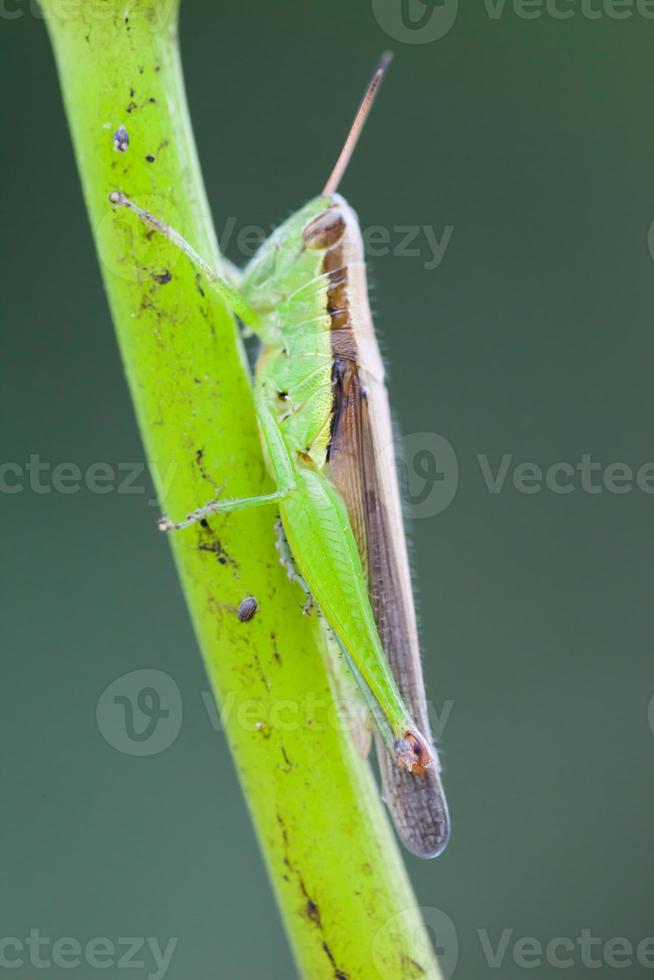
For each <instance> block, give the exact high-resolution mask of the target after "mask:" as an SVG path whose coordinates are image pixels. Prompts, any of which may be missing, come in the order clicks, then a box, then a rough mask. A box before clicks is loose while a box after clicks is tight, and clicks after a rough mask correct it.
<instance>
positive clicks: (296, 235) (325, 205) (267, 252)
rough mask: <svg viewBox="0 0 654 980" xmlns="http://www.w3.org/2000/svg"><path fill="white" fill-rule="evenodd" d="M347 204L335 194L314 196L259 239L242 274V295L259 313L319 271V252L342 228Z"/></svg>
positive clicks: (334, 240) (314, 279)
mask: <svg viewBox="0 0 654 980" xmlns="http://www.w3.org/2000/svg"><path fill="white" fill-rule="evenodd" d="M348 211H349V208H348V205H347V204H346V203H345V201H344V200H343V198H342V197H341V196H340V195H339V194H330V195H320V196H319V197H314V198H313V199H312V200H311V201H309V203H308V204H305V206H304V207H303V208H300V210H299V211H296V212H295V214H292V215H291V216H290V218H287V219H286V221H285V222H284V223H283V224H281V225H280V226H279V227H278V228H277V229H276V230H275V231H274V232H273V234H272V235H271V236H270V238H268V239H267V241H265V242H264V243H263V245H262V246H261V247H260V248H259V250H258V251H257V253H256V255H255V256H254V257H253V258H252V260H251V261H250V263H249V264H248V265H247V267H246V269H245V272H244V276H243V284H242V288H243V293H244V297H245V299H246V300H247V301H248V302H249V303H250V304H251V306H252V307H253V308H254V309H255V310H257V311H258V312H259V313H262V314H264V315H265V314H266V313H269V312H272V311H273V310H274V309H276V308H277V307H278V306H279V305H280V303H282V302H283V301H284V300H285V299H288V297H290V296H293V295H295V294H297V293H298V292H299V290H301V289H306V290H307V292H309V291H310V288H311V284H312V283H316V282H317V279H318V277H319V276H320V274H321V264H322V256H323V253H324V252H325V251H326V250H327V249H329V248H331V247H332V246H333V245H335V244H337V243H338V241H339V240H340V239H341V238H342V237H343V235H344V233H345V230H346V213H347V212H348Z"/></svg>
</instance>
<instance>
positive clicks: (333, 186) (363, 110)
mask: <svg viewBox="0 0 654 980" xmlns="http://www.w3.org/2000/svg"><path fill="white" fill-rule="evenodd" d="M392 58H393V52H392V51H384V53H383V55H382V56H381V58H380V59H379V63H378V65H377V67H376V68H375V71H374V74H373V76H372V78H371V79H370V83H369V85H368V88H367V89H366V93H365V95H364V96H363V99H362V101H361V105H360V106H359V110H358V112H357V114H356V116H355V117H354V122H353V123H352V128H351V129H350V132H349V133H348V136H347V139H346V140H345V143H344V145H343V149H342V150H341V152H340V156H339V158H338V160H337V161H336V165H335V166H334V169H333V170H332V172H331V173H330V175H329V179H328V180H327V183H326V184H325V187H324V189H323V192H322V195H321V196H322V197H328V196H329V195H330V194H333V193H334V192H335V191H336V190H337V189H338V185H339V184H340V182H341V180H342V177H343V174H344V173H345V171H346V169H347V165H348V163H349V162H350V157H351V156H352V154H353V153H354V148H355V146H356V145H357V142H358V140H359V136H360V135H361V130H362V129H363V126H364V123H365V121H366V119H367V118H368V113H369V112H370V110H371V108H372V104H373V102H374V101H375V95H376V94H377V89H378V88H379V86H380V83H381V80H382V78H383V77H384V72H385V71H386V69H387V68H388V66H389V64H390V63H391V60H392Z"/></svg>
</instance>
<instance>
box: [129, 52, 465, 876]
mask: <svg viewBox="0 0 654 980" xmlns="http://www.w3.org/2000/svg"><path fill="white" fill-rule="evenodd" d="M389 60H390V55H384V56H383V57H382V60H381V61H380V64H379V66H378V67H377V70H376V71H375V73H374V75H373V78H372V80H371V82H370V85H369V87H368V89H367V91H366V94H365V96H364V99H363V102H362V103H361V106H360V108H359V111H358V113H357V115H356V118H355V120H354V123H353V125H352V128H351V130H350V133H349V136H348V138H347V140H346V142H345V145H344V147H343V150H342V152H341V154H340V156H339V158H338V161H337V163H336V166H335V167H334V170H333V171H332V174H331V175H330V177H329V179H328V181H327V184H326V185H325V188H324V190H323V192H322V194H321V195H320V196H319V197H316V198H314V199H313V200H311V201H309V203H308V204H306V205H305V206H304V207H303V208H301V209H300V210H299V211H298V212H297V213H295V214H294V215H292V217H290V218H289V219H288V220H287V221H286V222H284V224H282V225H281V226H280V227H279V228H278V229H277V230H276V231H275V232H274V233H273V234H272V235H271V237H270V238H269V239H268V240H267V241H266V242H265V243H264V244H263V245H262V246H261V247H260V249H259V250H258V252H257V253H256V255H255V256H254V257H253V259H252V260H251V261H250V263H249V264H248V265H247V267H246V268H245V270H244V272H243V274H242V279H241V281H240V285H239V288H238V289H237V288H236V287H235V286H233V285H232V284H231V283H230V282H228V281H227V280H225V279H223V278H222V277H220V276H218V274H217V273H215V272H214V271H213V270H212V269H211V268H210V267H209V266H208V265H207V263H205V262H204V260H203V259H202V258H201V257H200V256H199V255H197V253H196V252H195V251H194V250H193V248H192V247H191V246H190V245H189V244H188V243H187V242H186V241H184V240H183V239H182V238H181V237H180V236H179V235H178V234H177V232H175V231H174V230H173V229H172V228H170V227H169V226H168V225H166V224H164V223H163V222H162V221H160V220H159V219H158V218H156V217H155V216H154V215H152V214H150V213H149V212H147V211H144V210H143V209H142V208H140V207H139V206H138V205H137V204H135V203H133V202H132V201H130V200H129V199H128V198H127V197H125V195H124V194H122V193H119V192H114V193H113V194H111V195H110V200H111V201H112V203H113V204H115V205H118V206H122V207H127V208H130V209H131V210H132V211H134V212H135V213H136V214H137V215H138V216H139V218H140V219H141V220H142V221H143V222H144V223H145V224H146V225H147V226H148V227H149V228H151V229H154V230H156V231H157V232H159V233H161V234H163V235H165V236H166V237H167V238H168V239H170V240H171V241H172V242H174V243H175V244H176V245H177V246H179V247H180V248H181V249H182V250H183V251H184V252H185V253H186V255H187V256H188V257H189V258H190V260H191V261H192V262H193V263H194V265H195V266H196V267H198V268H199V269H200V270H201V271H202V273H203V274H204V276H205V277H206V279H207V281H208V282H209V283H210V284H212V286H213V287H214V288H216V289H217V290H218V291H219V292H220V294H221V295H222V296H223V298H224V299H225V300H226V302H227V304H228V305H229V306H230V307H231V309H232V310H233V312H234V313H235V314H236V315H237V316H238V317H239V318H240V319H241V321H242V322H243V323H244V324H245V325H246V326H247V327H248V328H250V329H251V330H253V331H254V332H255V333H256V334H257V336H258V337H259V339H260V340H261V342H262V347H261V352H260V354H259V358H258V362H257V368H256V374H255V380H254V397H255V405H256V411H257V416H258V421H259V426H260V431H261V436H262V445H263V451H264V456H265V459H266V464H267V467H268V469H269V472H270V474H271V476H272V477H273V480H274V482H275V486H276V489H275V490H274V491H273V492H272V493H268V494H264V495H262V496H257V497H247V498H243V499H239V500H223V499H220V500H216V501H213V502H211V503H209V504H207V505H205V506H204V507H200V508H199V509H197V510H195V511H193V512H192V513H190V514H189V515H188V516H187V517H186V518H185V519H184V520H181V521H172V520H169V519H168V518H162V519H161V520H160V522H159V526H160V527H161V528H162V529H163V530H178V529H181V528H186V527H189V526H190V525H192V524H194V523H195V522H197V521H202V520H205V519H206V518H208V517H210V516H211V515H212V514H214V513H226V512H229V511H234V510H241V509H243V508H247V507H255V506H259V505H263V504H276V505H277V506H278V508H279V513H280V516H281V521H282V525H283V530H284V534H285V537H286V540H287V543H288V546H289V547H290V551H291V554H292V557H293V560H294V562H295V564H296V565H297V568H298V570H299V573H300V575H301V577H302V579H303V580H304V581H305V582H306V585H307V588H308V590H309V592H310V595H311V597H312V599H313V602H314V603H315V604H316V605H317V607H318V608H319V610H320V611H321V613H322V615H323V616H324V618H325V619H326V620H327V623H328V624H329V626H330V627H331V629H332V631H333V633H334V634H335V636H336V638H337V639H338V641H339V643H340V645H341V647H342V649H343V650H344V652H345V654H346V657H347V660H348V663H349V665H350V668H351V670H352V673H353V674H354V676H355V678H356V680H357V682H358V684H359V686H360V688H361V690H362V692H363V694H364V697H365V699H366V701H367V703H368V705H369V706H370V709H371V713H372V715H373V717H374V720H375V722H376V726H377V731H378V756H379V761H380V768H381V774H382V782H383V788H384V795H385V798H386V802H387V804H388V806H389V809H390V812H391V815H392V817H393V820H394V822H395V825H396V827H397V830H398V833H399V834H400V836H401V838H402V839H403V841H404V843H405V844H406V846H407V847H408V848H409V850H411V851H412V852H413V853H415V854H417V855H420V856H422V857H434V856H436V855H437V854H440V853H441V851H442V850H443V849H444V847H445V845H446V844H447V840H448V837H449V817H448V811H447V805H446V803H445V797H444V795H443V790H442V786H441V782H440V775H439V765H438V758H437V755H436V753H435V750H434V748H433V745H432V740H431V735H430V731H429V720H428V715H427V704H426V698H425V690H424V684H423V679H422V670H421V664H420V652H419V646H418V637H417V629H416V620H415V611H414V605H413V595H412V589H411V578H410V572H409V564H408V560H407V551H406V542H405V537H404V529H403V524H402V517H401V507H400V495H399V488H398V482H397V476H396V470H395V461H394V457H393V453H392V448H391V451H390V458H389V454H388V451H389V447H392V445H393V438H392V427H391V418H390V410H389V404H388V396H387V392H386V387H385V384H384V368H383V364H382V360H381V357H380V354H379V348H378V346H377V341H376V338H375V332H374V327H373V323H372V317H371V313H370V307H369V304H368V289H367V281H366V269H365V260H364V249H363V242H362V239H361V233H360V229H359V224H358V220H357V217H356V215H355V213H354V211H353V210H352V209H351V208H350V206H349V205H348V204H347V202H346V201H345V200H344V199H343V198H342V197H341V196H340V195H339V194H337V193H336V189H337V187H338V185H339V183H340V180H341V177H342V175H343V173H344V171H345V169H346V167H347V164H348V162H349V159H350V156H351V155H352V151H353V149H354V146H355V145H356V141H357V139H358V136H359V133H360V131H361V128H362V125H363V122H364V120H365V118H366V116H367V113H368V111H369V109H370V106H371V105H372V101H373V99H374V96H375V93H376V90H377V88H378V86H379V83H380V81H381V78H382V75H383V72H384V70H385V68H386V65H387V64H388V61H389ZM380 740H381V742H382V744H381V745H380V744H379V741H380Z"/></svg>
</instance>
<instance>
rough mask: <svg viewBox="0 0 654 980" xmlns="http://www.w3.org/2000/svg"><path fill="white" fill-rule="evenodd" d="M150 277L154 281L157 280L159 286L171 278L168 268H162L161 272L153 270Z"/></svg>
mask: <svg viewBox="0 0 654 980" xmlns="http://www.w3.org/2000/svg"><path fill="white" fill-rule="evenodd" d="M152 278H153V279H154V280H155V282H158V283H159V285H160V286H165V285H166V283H167V282H170V280H171V279H172V278H173V274H172V272H170V270H169V269H164V271H163V272H153V273H152Z"/></svg>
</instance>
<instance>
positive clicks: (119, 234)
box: [42, 0, 439, 980]
mask: <svg viewBox="0 0 654 980" xmlns="http://www.w3.org/2000/svg"><path fill="white" fill-rule="evenodd" d="M42 5H43V7H44V10H45V13H46V18H47V24H48V29H49V33H50V37H51V39H52V43H53V46H54V50H55V54H56V59H57V64H58V68H59V74H60V78H61V85H62V89H63V95H64V101H65V104H66V109H67V113H68V119H69V122H70V128H71V131H72V136H73V142H74V146H75V152H76V155H77V161H78V165H79V170H80V174H81V179H82V186H83V190H84V196H85V199H86V203H87V206H88V211H89V215H90V220H91V225H92V228H93V233H94V236H95V240H96V244H97V248H98V252H99V255H100V260H101V268H102V273H103V277H104V281H105V285H106V289H107V294H108V297H109V303H110V306H111V311H112V315H113V319H114V323H115V327H116V333H117V337H118V342H119V345H120V350H121V353H122V357H123V362H124V365H125V371H126V374H127V379H128V382H129V388H130V392H131V395H132V399H133V402H134V407H135V411H136V414H137V417H138V422H139V426H140V430H141V434H142V437H143V441H144V444H145V448H146V452H147V456H148V461H149V464H150V468H151V471H152V473H153V476H154V479H155V481H156V483H157V489H158V493H159V497H160V502H161V509H162V512H165V513H168V514H177V515H179V514H185V513H187V512H188V511H190V510H192V509H193V508H194V507H197V506H198V505H200V504H203V503H205V502H206V501H207V500H208V499H211V497H212V495H213V492H214V491H213V488H212V483H215V484H219V485H221V486H223V487H224V488H225V494H226V496H229V497H233V498H236V497H246V496H252V495H255V494H259V493H265V492H266V491H268V490H270V484H269V483H268V481H267V479H266V476H265V471H264V467H263V463H262V457H261V449H260V446H259V439H258V434H257V428H256V420H255V414H254V408H253V400H252V393H251V390H250V385H249V379H248V374H247V369H246V366H245V360H244V357H243V353H242V350H241V347H240V343H239V340H238V337H237V333H236V330H235V325H234V323H233V321H232V318H231V317H230V315H229V314H228V313H227V312H226V310H225V309H224V307H223V306H221V302H220V299H219V298H218V297H216V296H213V295H210V293H209V291H207V290H205V289H203V288H202V282H201V281H200V280H199V279H198V278H197V276H196V274H195V273H194V271H193V269H192V268H191V266H190V264H189V262H188V260H187V258H186V257H185V256H182V255H180V254H179V253H178V252H176V251H175V249H174V248H173V247H172V246H171V245H170V243H169V242H166V241H165V240H163V239H162V238H161V237H160V236H156V235H154V236H153V235H152V234H151V233H150V234H149V233H148V229H147V228H145V227H143V226H142V225H141V224H139V223H138V222H137V221H135V220H134V217H133V215H131V214H128V213H126V212H125V210H124V209H118V210H114V209H113V208H112V206H111V204H110V202H109V195H110V194H111V193H112V192H116V191H118V192H122V193H125V194H127V195H128V196H129V197H130V198H131V199H133V200H134V201H137V202H138V203H139V204H140V205H142V206H143V207H145V208H147V209H148V210H149V211H151V212H153V213H154V214H156V215H158V216H160V217H161V218H162V219H164V220H165V221H167V222H169V223H170V224H172V225H173V226H174V227H175V228H177V229H178V230H179V231H180V233H182V234H183V235H184V236H185V237H186V238H187V239H188V240H189V241H190V242H191V243H192V244H193V246H194V248H196V249H197V251H198V252H199V253H200V254H201V255H203V256H205V257H206V258H207V259H208V260H209V261H210V262H212V263H214V264H215V266H216V267H219V262H220V257H219V254H218V250H217V247H216V242H215V237H214V233H213V229H212V223H211V218H210V214H209V208H208V205H207V201H206V197H205V192H204V188H203V184H202V179H201V175H200V169H199V166H198V162H197V158H196V152H195V147H194V143H193V137H192V133H191V127H190V123H189V116H188V111H187V106H186V101H185V95H184V87H183V81H182V75H181V70H180V65H179V60H178V52H177V39H176V29H177V28H176V24H177V6H176V3H171V2H157V0H134V2H131V3H128V4H125V3H124V2H122V0H121V2H118V0H105V2H104V3H103V4H101V5H99V4H75V5H72V7H71V6H70V5H62V4H60V3H59V2H58V0H43V2H42ZM121 127H123V129H121ZM123 130H124V131H123ZM115 134H118V135H117V136H116V135H115ZM70 288H71V289H72V288H74V279H73V278H72V277H71V281H70ZM273 521H274V513H273V512H271V510H270V509H268V508H263V509H260V510H252V511H246V512H238V513H234V514H226V515H216V516H215V517H212V518H211V520H210V522H209V525H210V526H208V527H202V526H197V527H193V528H191V529H189V530H187V531H183V532H180V533H179V534H174V535H171V540H172V547H173V552H174V555H175V560H176V563H177V568H178V571H179V575H180V579H181V581H182V585H183V588H184V592H185V595H186V600H187V603H188V606H189V609H190V612H191V617H192V620H193V624H194V627H195V632H196V635H197V638H198V643H199V645H200V648H201V650H202V655H203V657H204V662H205V664H206V669H207V672H208V674H209V677H210V680H211V684H212V687H213V690H214V692H215V695H216V698H217V701H218V704H219V706H222V708H223V720H224V721H225V726H226V732H227V736H228V740H229V744H230V747H231V750H232V753H233V757H234V761H235V765H236V767H237V770H238V773H239V777H240V780H241V784H242V787H243V791H244V793H245V795H246V797H247V801H248V804H249V808H250V812H251V814H252V818H253V821H254V824H255V827H256V831H257V835H258V839H259V843H260V845H261V849H262V851H263V855H264V857H265V861H266V864H267V867H268V871H269V874H270V876H271V879H272V882H273V885H274V889H275V893H276V896H277V900H278V902H279V906H280V909H281V912H282V915H283V918H284V922H285V925H286V929H287V932H288V935H289V937H290V941H291V944H292V947H293V950H294V953H295V957H296V961H297V964H298V968H299V971H300V973H301V974H302V975H303V976H306V977H310V978H312V980H319V978H322V977H348V978H366V980H369V978H371V977H376V976H379V977H388V978H392V980H397V978H400V977H414V976H420V977H424V976H428V977H433V978H438V976H439V974H438V970H437V967H436V965H435V961H434V958H433V954H432V952H431V949H430V946H429V942H428V939H427V937H426V933H425V930H424V927H423V925H422V922H421V918H420V914H419V910H418V909H417V907H416V902H415V898H414V896H413V894H412V891H411V888H410V885H409V883H408V879H407V876H406V873H405V871H404V868H403V865H402V861H401V858H400V856H399V853H398V849H397V846H396V844H395V841H394V839H393V836H392V834H391V832H390V830H389V828H388V823H387V820H386V815H385V813H384V810H383V806H382V804H381V802H380V799H379V794H378V791H377V789H376V787H375V785H374V783H373V781H372V779H371V776H370V773H369V770H368V767H367V765H366V764H365V763H363V762H362V761H361V759H360V758H359V757H358V756H357V754H356V752H355V749H354V748H353V740H352V739H351V738H350V737H349V736H348V733H347V732H346V731H344V730H343V726H342V724H340V723H336V721H335V717H336V716H335V712H334V693H333V691H332V680H333V677H332V673H335V674H336V675H340V674H341V672H342V669H343V668H342V665H341V664H340V662H339V661H338V659H337V658H333V657H331V659H330V653H329V650H328V648H327V646H326V642H325V639H324V637H323V634H322V631H321V628H320V625H319V623H318V622H317V617H316V616H315V615H313V616H303V615H302V605H303V600H304V597H303V595H302V592H301V590H300V588H299V587H298V585H297V584H294V583H291V582H289V581H288V579H287V577H286V574H285V573H284V571H283V570H282V568H280V564H279V560H278V554H277V552H276V549H275V539H274V529H273ZM154 533H157V532H156V531H155V530H154V529H153V534H154ZM250 595H251V596H254V597H255V598H256V599H257V602H258V610H257V612H256V615H255V616H254V618H252V619H251V620H249V621H246V622H243V621H242V620H241V619H239V617H238V615H237V609H238V606H239V604H240V603H241V601H242V600H243V599H244V597H246V596H250ZM227 706H228V707H229V711H228V712H227V711H226V707H227Z"/></svg>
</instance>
